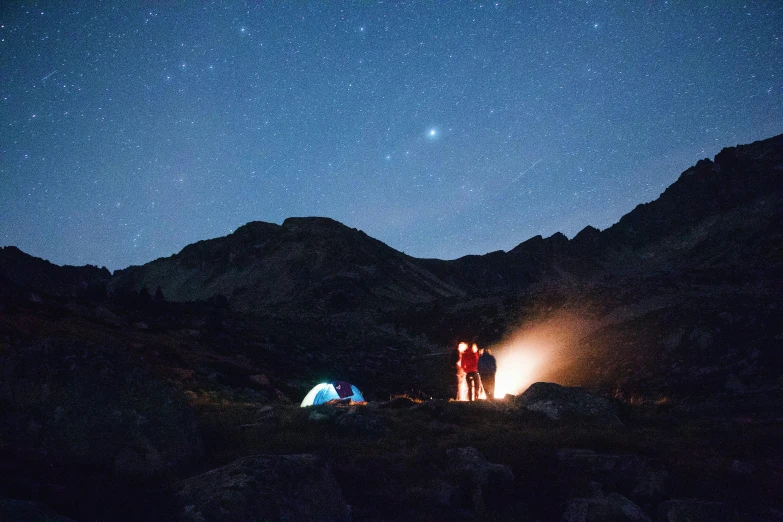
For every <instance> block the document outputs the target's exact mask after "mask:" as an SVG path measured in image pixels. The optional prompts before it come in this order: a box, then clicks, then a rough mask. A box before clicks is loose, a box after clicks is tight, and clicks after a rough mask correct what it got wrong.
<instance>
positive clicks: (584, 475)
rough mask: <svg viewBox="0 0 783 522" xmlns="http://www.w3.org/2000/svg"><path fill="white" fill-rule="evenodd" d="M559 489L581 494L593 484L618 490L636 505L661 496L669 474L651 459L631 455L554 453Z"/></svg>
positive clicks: (591, 452) (578, 452)
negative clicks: (560, 482) (557, 468)
mask: <svg viewBox="0 0 783 522" xmlns="http://www.w3.org/2000/svg"><path fill="white" fill-rule="evenodd" d="M557 460H558V464H559V468H560V470H561V471H560V473H559V476H560V479H561V480H562V483H563V487H564V488H568V489H570V490H573V491H576V492H579V493H578V494H581V492H583V491H585V490H587V489H589V488H590V487H591V484H592V483H593V482H597V483H600V484H601V485H602V486H604V489H606V490H608V491H619V492H621V493H623V494H625V495H628V496H629V497H630V498H631V499H633V500H634V501H637V502H651V501H653V500H659V499H661V498H663V497H664V495H665V493H666V487H667V482H668V480H669V473H668V472H667V471H666V470H664V469H661V467H660V466H656V463H654V462H653V461H652V460H651V459H649V458H646V457H642V456H640V455H635V454H600V453H596V452H594V451H593V450H589V449H562V450H560V451H558V452H557Z"/></svg>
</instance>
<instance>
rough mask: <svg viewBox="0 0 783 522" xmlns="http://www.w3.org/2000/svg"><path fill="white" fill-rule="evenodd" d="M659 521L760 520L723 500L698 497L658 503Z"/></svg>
mask: <svg viewBox="0 0 783 522" xmlns="http://www.w3.org/2000/svg"><path fill="white" fill-rule="evenodd" d="M657 518H658V521H659V522H745V521H751V520H757V521H761V520H762V519H759V518H758V517H754V516H752V515H750V514H749V513H743V512H741V511H738V510H736V509H735V508H733V507H732V506H730V505H729V504H726V503H724V502H708V501H706V500H699V499H674V500H667V501H666V502H662V503H661V504H659V505H658V517H657Z"/></svg>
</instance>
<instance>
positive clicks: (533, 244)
mask: <svg viewBox="0 0 783 522" xmlns="http://www.w3.org/2000/svg"><path fill="white" fill-rule="evenodd" d="M567 246H568V238H567V237H566V236H565V234H563V233H562V232H555V233H554V234H552V235H551V236H549V237H547V238H544V237H543V236H541V235H540V234H539V235H537V236H533V237H531V238H530V239H528V240H527V241H524V242H522V243H520V244H519V245H517V246H516V247H514V248H512V249H511V250H510V251H509V254H513V255H541V254H545V253H555V252H559V251H560V250H561V249H563V248H565V247H567Z"/></svg>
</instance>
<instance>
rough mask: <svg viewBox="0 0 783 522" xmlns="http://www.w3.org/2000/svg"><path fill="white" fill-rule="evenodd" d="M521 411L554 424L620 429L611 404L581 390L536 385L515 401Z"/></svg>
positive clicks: (547, 383)
mask: <svg viewBox="0 0 783 522" xmlns="http://www.w3.org/2000/svg"><path fill="white" fill-rule="evenodd" d="M516 403H517V405H518V406H520V407H521V408H523V409H525V410H528V411H533V412H538V413H540V414H543V415H545V416H546V417H548V418H549V419H552V420H554V421H564V422H574V421H576V422H591V423H599V424H605V425H607V426H611V427H622V426H623V423H622V422H621V421H620V419H619V417H618V416H617V408H616V407H615V405H614V404H612V402H611V401H609V400H608V399H605V398H603V397H598V396H596V395H593V394H591V393H589V392H587V391H585V390H584V389H582V388H576V387H566V386H560V385H559V384H555V383H551V382H537V383H535V384H533V385H531V386H530V388H528V389H527V390H526V391H525V393H523V394H522V395H520V396H519V397H518V398H517V399H516Z"/></svg>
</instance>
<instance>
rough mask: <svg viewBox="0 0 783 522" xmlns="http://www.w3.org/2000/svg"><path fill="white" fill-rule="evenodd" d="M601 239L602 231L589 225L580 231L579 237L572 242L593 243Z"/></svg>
mask: <svg viewBox="0 0 783 522" xmlns="http://www.w3.org/2000/svg"><path fill="white" fill-rule="evenodd" d="M599 237H601V231H600V230H598V229H597V228H595V227H593V226H590V225H587V226H586V227H585V228H583V229H582V230H580V231H579V233H578V234H577V235H575V236H574V239H572V241H575V242H577V243H583V242H586V243H592V242H594V241H595V240H597V239H598V238H599Z"/></svg>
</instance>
